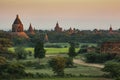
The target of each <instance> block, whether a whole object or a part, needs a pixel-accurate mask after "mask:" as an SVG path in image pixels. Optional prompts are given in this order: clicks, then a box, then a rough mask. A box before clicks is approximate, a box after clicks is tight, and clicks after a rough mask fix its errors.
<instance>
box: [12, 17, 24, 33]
mask: <svg viewBox="0 0 120 80" xmlns="http://www.w3.org/2000/svg"><path fill="white" fill-rule="evenodd" d="M12 32H23V24H22V22H21V20H20V18H19V15H17V16H16V19H15V21H14V23H13V25H12Z"/></svg>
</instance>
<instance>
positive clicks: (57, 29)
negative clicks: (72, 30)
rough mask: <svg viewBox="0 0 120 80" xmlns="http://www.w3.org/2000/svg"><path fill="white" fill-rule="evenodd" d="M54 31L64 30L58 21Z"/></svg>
mask: <svg viewBox="0 0 120 80" xmlns="http://www.w3.org/2000/svg"><path fill="white" fill-rule="evenodd" d="M54 31H56V32H62V28H61V27H60V26H59V24H58V22H57V23H56V26H55V28H54Z"/></svg>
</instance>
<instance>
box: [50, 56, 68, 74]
mask: <svg viewBox="0 0 120 80" xmlns="http://www.w3.org/2000/svg"><path fill="white" fill-rule="evenodd" d="M65 62H66V61H65V58H63V57H54V58H52V59H51V60H50V61H49V65H50V67H52V70H53V71H54V73H55V74H56V75H57V76H64V68H65Z"/></svg>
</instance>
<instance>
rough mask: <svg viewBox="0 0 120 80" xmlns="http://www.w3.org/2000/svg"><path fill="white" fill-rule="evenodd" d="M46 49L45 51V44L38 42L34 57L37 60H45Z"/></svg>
mask: <svg viewBox="0 0 120 80" xmlns="http://www.w3.org/2000/svg"><path fill="white" fill-rule="evenodd" d="M45 52H46V51H45V49H44V43H43V42H38V43H37V44H36V46H35V49H34V57H35V58H39V61H40V58H44V57H45Z"/></svg>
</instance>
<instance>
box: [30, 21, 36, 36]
mask: <svg viewBox="0 0 120 80" xmlns="http://www.w3.org/2000/svg"><path fill="white" fill-rule="evenodd" d="M28 34H32V35H34V34H35V31H34V30H33V27H32V25H31V23H30V26H29V29H28Z"/></svg>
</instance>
